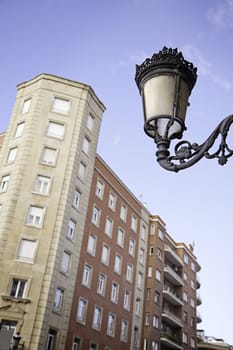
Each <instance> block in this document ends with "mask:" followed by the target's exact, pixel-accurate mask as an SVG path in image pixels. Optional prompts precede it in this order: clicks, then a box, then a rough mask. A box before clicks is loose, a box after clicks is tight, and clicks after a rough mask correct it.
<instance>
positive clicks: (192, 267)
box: [191, 261, 195, 272]
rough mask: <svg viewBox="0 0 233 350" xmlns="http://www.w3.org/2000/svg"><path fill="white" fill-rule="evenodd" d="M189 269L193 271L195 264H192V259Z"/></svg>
mask: <svg viewBox="0 0 233 350" xmlns="http://www.w3.org/2000/svg"><path fill="white" fill-rule="evenodd" d="M191 270H192V271H193V272H195V264H194V262H193V261H191Z"/></svg>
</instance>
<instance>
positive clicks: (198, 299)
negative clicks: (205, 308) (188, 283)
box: [197, 293, 202, 305]
mask: <svg viewBox="0 0 233 350" xmlns="http://www.w3.org/2000/svg"><path fill="white" fill-rule="evenodd" d="M201 304H202V300H201V296H200V294H199V293H198V294H197V305H201Z"/></svg>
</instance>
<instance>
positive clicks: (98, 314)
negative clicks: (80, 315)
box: [92, 305, 103, 330]
mask: <svg viewBox="0 0 233 350" xmlns="http://www.w3.org/2000/svg"><path fill="white" fill-rule="evenodd" d="M102 314H103V309H102V307H100V306H97V305H96V306H95V309H94V312H93V320H92V328H93V329H96V330H100V329H101V323H102Z"/></svg>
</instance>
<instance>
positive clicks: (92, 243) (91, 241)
mask: <svg viewBox="0 0 233 350" xmlns="http://www.w3.org/2000/svg"><path fill="white" fill-rule="evenodd" d="M96 240H97V239H96V236H94V235H93V234H90V235H89V237H88V243H87V251H88V253H90V254H91V255H92V256H95V250H96Z"/></svg>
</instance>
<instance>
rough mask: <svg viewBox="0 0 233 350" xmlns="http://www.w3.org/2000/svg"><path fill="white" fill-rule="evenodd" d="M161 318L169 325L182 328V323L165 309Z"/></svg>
mask: <svg viewBox="0 0 233 350" xmlns="http://www.w3.org/2000/svg"><path fill="white" fill-rule="evenodd" d="M162 317H163V318H164V319H165V320H166V321H167V322H168V323H169V324H171V325H173V326H176V327H177V326H179V327H183V321H182V320H181V318H180V317H178V316H176V315H175V314H174V313H173V312H171V311H170V310H168V309H167V308H163V311H162Z"/></svg>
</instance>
